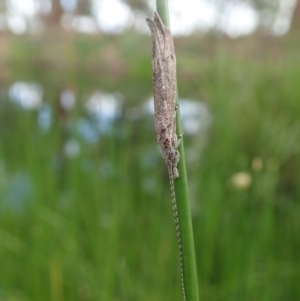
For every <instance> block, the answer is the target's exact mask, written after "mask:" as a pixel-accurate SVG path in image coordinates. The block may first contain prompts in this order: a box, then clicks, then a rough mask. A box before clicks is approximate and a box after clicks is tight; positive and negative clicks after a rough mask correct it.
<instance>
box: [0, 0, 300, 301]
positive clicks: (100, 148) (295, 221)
mask: <svg viewBox="0 0 300 301" xmlns="http://www.w3.org/2000/svg"><path fill="white" fill-rule="evenodd" d="M199 1H201V0H199ZM63 2H64V5H60V3H59V1H54V0H53V1H52V3H51V1H46V0H45V1H42V0H39V1H38V0H36V1H34V3H35V4H36V5H37V6H36V7H35V10H33V11H34V13H32V14H27V15H26V14H25V15H22V14H21V13H20V11H18V9H20V7H19V8H18V1H1V2H0V3H1V5H0V11H1V18H0V19H1V20H0V21H1V22H0V25H1V26H0V27H1V28H0V29H1V31H0V45H1V47H0V63H1V72H0V300H1V301H29V300H36V301H41V300H42V301H47V300H49V301H50V300H51V301H67V300H70V301H71V300H72V301H73V300H80V301H88V300H101V301H102V300H103V301H111V300H115V301H117V300H128V301H129V300H130V301H134V300H144V301H152V300H153V301H154V300H156V301H157V300H164V301H167V300H170V301H171V300H172V301H173V300H180V298H181V291H180V279H179V261H178V248H177V241H176V234H175V229H174V223H173V217H172V210H171V202H170V193H169V186H168V180H167V172H166V167H165V164H164V162H163V159H162V155H161V153H160V151H159V149H158V146H157V144H156V137H155V133H154V121H153V116H152V113H151V112H152V110H153V109H152V103H151V102H149V101H150V98H151V95H152V83H151V63H150V57H151V41H150V35H149V33H148V31H147V29H146V27H145V24H144V21H143V20H144V17H145V16H146V15H151V14H152V11H151V8H152V9H153V4H154V3H147V2H146V1H145V2H144V1H129V0H128V1H123V5H126V7H127V9H128V10H129V11H130V12H131V17H132V19H131V21H132V22H131V23H130V25H128V26H126V27H125V28H122V30H118V33H115V32H108V31H105V30H104V27H101V22H100V23H99V22H98V23H95V24H96V25H97V26H96V25H95V24H94V23H89V24H90V25H89V26H90V27H89V28H91V24H94V25H93V26H94V27H93V26H92V28H94V32H93V33H85V32H80V31H82V30H78V28H77V30H76V29H75V27H74V28H73V27H70V26H69V27H68V26H63V24H69V25H70V24H74V23H72V22H73V21H74V20H75V19H76V17H78V16H83V15H84V16H85V18H89V19H82V20H85V21H87V20H89V22H91V21H93V20H95V11H94V10H93V5H95V3H96V2H97V1H71V2H68V1H67V2H68V3H69V4H70V3H71V4H72V3H73V4H74V3H75V4H74V5H73V8H72V10H70V7H69V8H68V6H66V3H67V2H66V1H63ZM98 2H99V3H100V2H101V0H99V1H98ZM171 2H172V1H170V3H171ZM221 2H222V1H221ZM221 2H220V1H214V3H215V4H214V5H219V7H220V3H221ZM238 2H243V1H242V0H240V1H233V2H232V5H238V4H240V3H238ZM248 2H249V1H248ZM19 3H20V2H19ZM24 3H25V1H24ZM28 3H29V2H28ZM28 3H27V5H29V4H30V3H29V4H28ZM42 3H44V4H42ZM45 3H46V4H45ZM47 3H48V4H47ZM49 3H50V4H49ZM223 3H224V2H223ZM270 3H272V5H269V4H270ZM274 3H277V6H276V5H275V6H274V5H273V4H274ZM280 3H281V1H271V2H269V1H259V0H256V1H255V0H253V1H252V2H251V5H252V7H253V8H254V9H255V10H256V12H257V15H258V16H260V19H259V20H260V21H259V22H258V25H257V27H256V30H255V31H254V32H252V34H251V35H247V36H239V37H237V38H235V39H232V38H230V37H229V36H228V35H227V34H226V33H224V32H223V31H222V30H220V28H217V26H213V27H212V28H210V29H209V30H206V31H205V32H203V31H201V29H199V28H198V29H195V30H193V32H192V33H190V34H189V35H181V36H177V37H175V47H176V53H177V63H178V88H179V95H180V97H181V98H182V106H181V111H182V118H183V121H184V126H185V135H184V139H185V146H186V155H187V169H188V178H189V186H190V196H191V202H192V204H191V207H192V216H193V226H194V236H195V248H196V260H197V270H198V277H199V290H200V297H201V300H205V301H220V300H224V301H228V300H236V301H254V300H255V301H256V300H259V301H276V300H278V301H279V300H280V301H282V300H285V301H288V300H290V301H295V300H300V286H299V279H300V235H299V233H300V203H299V201H300V199H299V198H300V185H299V184H300V183H299V178H300V158H299V152H300V140H299V137H300V121H299V116H300V84H299V83H300V68H299V66H300V55H299V54H300V52H299V39H300V38H299V29H300V23H299V20H300V13H299V11H300V9H299V6H300V5H299V3H300V2H299V1H297V2H295V6H294V10H293V14H291V16H290V27H289V30H287V31H286V33H285V34H282V35H280V36H279V35H274V33H272V30H271V27H272V24H273V23H272V22H275V21H274V20H275V17H276V16H277V14H278V11H279V9H280V5H279V4H280ZM221 4H222V3H221ZM43 5H44V6H43ZM47 5H50V6H48V11H47V10H46V8H47ZM151 5H152V6H151ZM182 5H184V4H182ZM49 7H50V8H49ZM27 8H28V7H27ZM38 8H40V9H38ZM42 8H43V9H44V10H42ZM67 8H68V9H69V11H67ZM266 11H267V12H268V14H269V16H273V19H272V18H271V19H270V18H269V23H268V22H265V21H266V19H265V18H264V16H265V15H264V14H265V13H266ZM219 12H220V13H222V11H219ZM111 13H112V14H114V13H115V12H114V11H112V12H111ZM11 16H14V18H15V19H14V21H12V19H11V18H12V17H11ZM22 18H23V19H22ZM16 20H17V21H16ZM20 20H21V21H20ZM22 20H23V21H22ZM66 20H67V21H66ZM72 20H73V21H72ZM76 20H79V19H76ZM82 20H81V21H82ZM140 20H142V21H143V22H142V23H143V24H142V23H141V21H140ZM270 20H271V21H270ZM272 20H273V21H272ZM62 21H64V22H65V23H64V22H62ZM171 21H172V14H171ZM22 22H23V23H22ZM66 22H67V23H66ZM68 22H69V23H68ZM16 24H17V25H16ZM20 24H21V25H20ZM22 24H23V25H22ZM85 24H87V23H85ZM141 24H142V25H141ZM22 26H23V27H22ZM24 26H25V27H24ZM95 26H96V27H95ZM95 28H96V29H95ZM81 29H82V28H81Z"/></svg>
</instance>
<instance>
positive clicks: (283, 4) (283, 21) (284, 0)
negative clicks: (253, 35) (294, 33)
mask: <svg viewBox="0 0 300 301" xmlns="http://www.w3.org/2000/svg"><path fill="white" fill-rule="evenodd" d="M295 5H296V0H280V9H279V13H278V15H277V18H276V21H275V23H274V25H273V32H274V33H275V34H276V35H284V34H286V33H287V32H288V31H289V29H290V27H291V21H292V16H293V11H294V8H295Z"/></svg>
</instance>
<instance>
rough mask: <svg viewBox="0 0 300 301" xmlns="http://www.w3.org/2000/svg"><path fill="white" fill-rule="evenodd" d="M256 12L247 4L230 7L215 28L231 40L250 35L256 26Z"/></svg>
mask: <svg viewBox="0 0 300 301" xmlns="http://www.w3.org/2000/svg"><path fill="white" fill-rule="evenodd" d="M258 21H259V20H258V14H257V12H256V11H255V10H254V9H253V8H252V7H251V6H249V5H247V4H239V5H238V4H237V5H234V6H233V5H232V6H230V8H229V9H228V10H227V11H226V12H224V13H223V14H222V16H221V20H220V23H219V24H217V27H218V28H219V29H220V30H222V31H224V32H225V33H226V34H228V35H229V36H231V37H232V38H235V37H238V36H241V35H247V34H250V33H252V32H253V31H254V30H255V29H256V28H257V26H258Z"/></svg>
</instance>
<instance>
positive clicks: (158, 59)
mask: <svg viewBox="0 0 300 301" xmlns="http://www.w3.org/2000/svg"><path fill="white" fill-rule="evenodd" d="M146 21H147V23H148V25H149V27H150V30H151V34H152V77H153V90H154V109H155V132H156V135H157V140H158V143H159V145H160V147H161V149H162V152H163V155H164V158H165V160H166V163H167V165H168V169H169V173H170V172H171V174H172V178H173V179H175V178H177V177H178V176H179V174H178V170H177V164H178V162H179V153H178V151H177V148H178V139H177V135H176V57H175V49H174V42H173V37H172V35H171V32H170V30H169V29H168V28H167V27H166V26H165V25H164V24H163V23H162V21H161V19H160V18H159V16H158V14H157V13H156V12H155V13H154V19H153V20H151V19H146Z"/></svg>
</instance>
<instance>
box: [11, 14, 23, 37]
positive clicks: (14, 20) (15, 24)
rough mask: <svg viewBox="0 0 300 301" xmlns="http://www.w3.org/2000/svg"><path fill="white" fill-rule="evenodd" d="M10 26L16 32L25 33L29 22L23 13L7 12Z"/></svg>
mask: <svg viewBox="0 0 300 301" xmlns="http://www.w3.org/2000/svg"><path fill="white" fill-rule="evenodd" d="M6 20H7V26H8V28H9V29H10V30H11V31H12V32H13V33H15V34H23V33H24V32H25V31H26V30H27V24H26V21H25V19H24V17H22V16H21V15H17V14H7V16H6Z"/></svg>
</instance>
